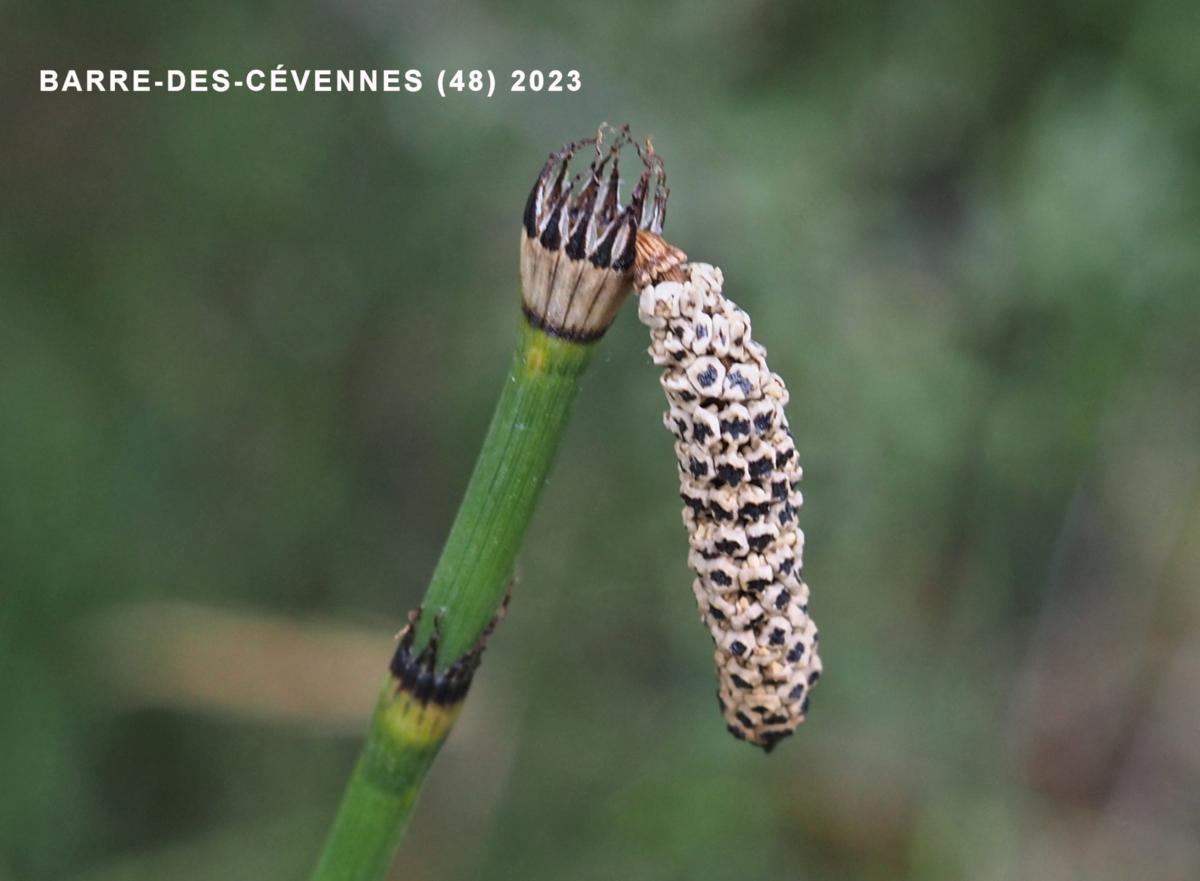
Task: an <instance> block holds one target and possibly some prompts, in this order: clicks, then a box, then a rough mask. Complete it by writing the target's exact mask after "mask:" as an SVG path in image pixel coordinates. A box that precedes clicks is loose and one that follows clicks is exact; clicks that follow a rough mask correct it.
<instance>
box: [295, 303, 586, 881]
mask: <svg viewBox="0 0 1200 881" xmlns="http://www.w3.org/2000/svg"><path fill="white" fill-rule="evenodd" d="M590 352H591V346H589V345H586V344H580V343H573V342H569V341H565V340H561V339H557V338H555V337H552V336H549V335H547V334H546V333H544V332H543V331H541V330H536V329H534V328H531V327H529V326H528V325H527V324H522V333H521V340H520V343H519V345H518V347H517V351H516V355H515V356H514V358H513V363H512V368H511V370H510V371H509V375H508V377H507V379H506V381H505V384H504V389H503V390H502V392H501V394H500V400H499V401H498V403H497V404H496V412H495V415H494V416H493V417H492V423H491V426H490V428H489V429H488V433H487V437H486V438H485V440H484V442H483V448H482V450H481V451H480V453H479V458H478V460H477V461H476V463H475V470H474V472H473V473H472V474H471V480H470V482H469V483H468V485H467V491H466V495H465V496H464V498H463V501H462V505H461V507H460V508H459V511H458V515H457V516H456V517H455V520H454V525H453V526H452V527H451V530H450V535H449V536H448V538H447V539H446V545H445V547H444V548H443V550H442V556H441V559H440V560H439V561H438V565H437V568H436V569H435V570H434V574H433V579H432V581H431V582H430V585H429V588H428V590H427V591H426V593H425V599H424V601H423V603H422V609H423V611H424V614H422V615H421V616H420V618H419V619H417V621H416V622H415V625H414V626H415V632H414V634H413V638H412V639H408V640H407V642H408V643H409V645H407V646H403V645H402V649H403V652H404V654H403V658H404V663H403V664H400V665H398V664H397V662H395V661H394V662H393V666H392V675H390V676H389V677H388V678H387V680H386V681H385V682H384V684H383V688H382V689H381V691H380V695H379V699H378V702H377V704H376V706H375V712H374V715H373V716H372V718H371V724H370V728H369V730H368V733H367V741H366V744H365V745H364V747H363V751H362V754H361V755H360V756H359V759H358V763H357V764H356V765H355V768H354V773H353V775H352V776H351V778H350V783H349V786H348V787H347V790H346V793H345V795H344V797H343V799H342V804H341V807H340V808H339V809H338V815H337V818H336V819H335V821H334V825H333V829H332V830H331V832H330V834H329V838H328V840H327V841H326V844H325V850H324V852H323V853H322V855H321V860H320V862H319V864H318V866H317V869H316V872H315V874H314V875H313V879H314V881H335V879H336V881H377V879H380V878H382V877H384V874H385V873H386V871H387V868H388V865H389V863H390V862H391V859H392V855H393V853H394V851H395V849H396V846H397V845H398V844H399V841H400V837H401V834H402V833H403V830H404V826H405V825H406V823H407V821H408V817H409V814H410V813H411V811H412V807H413V804H414V803H415V802H416V798H417V794H418V793H419V792H420V789H421V784H422V782H423V781H424V778H425V773H426V771H427V770H428V769H429V765H430V763H431V762H432V761H433V758H434V756H435V755H437V751H438V749H439V748H440V747H441V745H442V743H443V742H444V741H445V739H446V735H447V734H449V732H450V728H451V726H452V725H453V724H454V720H455V719H456V718H457V716H458V711H459V708H460V706H461V702H462V697H463V695H464V693H465V685H466V684H469V678H470V674H471V671H472V670H473V665H474V663H476V662H477V660H478V653H479V651H481V650H482V640H483V638H484V636H485V634H486V632H487V629H488V627H489V625H490V624H491V622H492V621H493V620H494V619H495V617H496V615H497V612H498V610H499V609H500V608H501V606H502V605H503V603H504V600H505V597H506V595H507V592H508V585H509V582H510V579H511V574H512V568H513V561H514V559H515V557H516V554H517V551H518V549H519V548H520V545H521V541H522V539H523V537H524V535H525V530H526V528H527V527H528V526H529V521H530V519H531V518H532V516H533V510H534V507H535V506H536V504H537V500H538V496H539V495H540V494H541V490H542V487H543V486H544V485H545V482H546V477H547V475H548V474H549V471H550V466H551V464H552V462H553V459H554V453H555V451H556V450H557V448H558V443H559V440H560V438H561V437H562V433H563V430H564V429H565V427H566V424H567V419H568V417H569V416H570V409H571V403H572V401H573V400H574V398H575V392H576V390H577V388H578V383H579V377H580V376H581V375H582V373H583V370H584V368H585V367H586V366H587V361H588V356H589V355H590ZM401 657H402V656H401V655H400V654H398V655H397V659H400V658H401ZM406 671H407V674H408V675H405V674H406ZM464 677H465V679H464ZM446 683H450V684H452V685H453V686H454V687H442V688H439V687H438V686H439V684H442V685H444V684H446Z"/></svg>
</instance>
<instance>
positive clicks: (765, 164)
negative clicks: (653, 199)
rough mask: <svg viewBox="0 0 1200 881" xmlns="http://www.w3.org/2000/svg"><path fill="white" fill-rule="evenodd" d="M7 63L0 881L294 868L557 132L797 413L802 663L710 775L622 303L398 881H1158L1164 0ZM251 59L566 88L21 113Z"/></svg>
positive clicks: (333, 784) (1179, 438) (383, 647)
mask: <svg viewBox="0 0 1200 881" xmlns="http://www.w3.org/2000/svg"><path fill="white" fill-rule="evenodd" d="M4 20H5V24H6V26H5V27H4V28H3V29H2V30H0V57H3V58H4V59H5V61H4V67H5V69H6V70H7V71H8V72H9V74H10V76H9V77H8V78H7V79H6V82H5V84H4V85H3V87H2V88H3V103H2V104H0V107H2V108H3V109H2V111H0V112H2V113H3V126H2V127H0V178H2V185H0V266H2V267H3V271H2V272H0V413H2V414H3V421H4V430H3V431H2V432H0V673H2V675H0V708H2V710H0V879H5V881H7V879H31V881H40V879H56V881H57V879H78V881H107V879H118V878H120V879H158V878H172V879H191V878H196V879H199V878H255V879H260V881H270V879H276V878H278V879H284V878H295V877H301V876H303V874H304V873H305V871H306V870H307V867H308V866H309V864H310V863H311V861H312V860H313V858H314V856H315V854H316V851H317V848H318V847H319V842H320V838H321V835H322V833H323V830H324V827H325V824H326V823H327V822H328V819H329V818H330V817H331V815H332V812H333V809H334V805H335V803H336V799H337V797H338V795H339V793H340V790H341V787H342V784H343V782H344V779H345V775H346V773H347V771H348V768H349V764H350V763H351V761H352V760H353V757H354V754H355V751H356V749H357V745H358V736H359V731H360V730H361V726H360V724H358V721H357V720H356V719H351V720H349V721H347V720H346V719H345V718H344V716H345V712H344V710H343V709H342V705H343V704H345V697H344V694H343V692H344V693H348V694H353V695H358V694H361V695H362V700H361V701H360V702H359V705H360V706H361V707H362V711H363V712H364V713H365V710H366V706H367V703H368V702H369V695H370V693H371V688H372V685H373V682H371V681H359V680H361V679H362V678H363V677H362V676H361V675H356V676H355V677H354V679H355V681H354V682H350V681H346V682H345V684H344V686H343V685H342V683H341V681H340V679H339V678H338V677H332V676H325V677H324V678H323V679H322V677H321V676H320V672H321V671H322V670H323V669H331V667H330V665H332V664H334V663H335V660H334V659H336V658H342V657H344V655H345V653H346V651H347V650H348V649H346V647H345V644H344V642H345V640H344V639H342V638H340V637H339V638H334V637H333V636H330V637H329V638H328V639H325V638H323V637H321V636H320V634H321V633H322V632H323V631H324V629H326V628H329V629H330V632H331V633H335V632H336V633H343V632H344V628H345V627H347V626H349V627H351V628H358V631H361V632H362V633H365V634H368V635H367V636H364V637H362V641H365V644H366V645H367V646H369V648H370V650H371V651H372V652H373V653H374V654H373V655H372V656H373V657H374V656H377V658H378V668H379V670H380V671H382V667H383V664H384V662H385V661H386V658H387V654H388V650H389V643H388V637H387V633H388V632H389V630H392V629H395V628H396V627H397V626H398V623H399V622H400V621H401V619H402V614H403V612H404V611H405V610H406V609H408V608H409V607H410V606H412V605H413V604H414V603H415V602H416V601H417V600H418V598H419V597H420V594H421V592H422V589H423V586H424V582H425V579H426V578H427V576H428V575H429V573H430V571H431V569H432V566H433V563H434V561H435V559H436V555H437V553H438V550H439V546H440V541H441V538H442V536H443V535H444V533H445V532H446V529H447V527H448V525H449V522H450V518H451V517H452V515H453V512H454V508H455V505H456V503H457V500H458V496H459V493H460V492H461V489H462V487H463V485H464V483H465V480H466V476H467V473H468V470H469V468H470V465H471V462H472V459H473V456H474V453H475V449H476V447H477V444H478V442H479V440H480V438H481V437H482V433H483V430H484V428H485V425H486V420H487V418H488V415H489V413H490V408H491V405H492V403H493V400H494V396H495V392H496V388H497V386H498V384H499V383H500V381H501V378H502V375H503V371H504V369H505V366H506V362H507V358H508V352H509V350H510V348H511V345H512V343H513V341H514V339H515V322H516V320H517V318H516V316H517V308H516V304H517V299H516V291H515V284H516V240H517V231H518V223H519V216H520V211H521V208H522V206H523V200H524V198H525V195H526V192H527V188H528V187H529V185H530V184H531V183H532V180H533V177H534V175H535V173H536V171H537V169H538V168H539V166H540V163H541V161H542V160H543V158H544V156H545V154H546V153H547V152H548V151H549V150H550V149H551V148H553V147H555V146H556V145H558V144H560V143H562V142H563V141H564V140H566V139H568V138H571V137H576V136H579V135H580V134H583V133H586V132H588V131H589V130H590V129H591V128H592V127H593V126H595V124H596V123H597V122H599V121H600V120H610V121H614V122H620V121H625V120H628V121H629V122H631V123H632V124H633V126H634V129H635V131H636V132H637V133H639V134H651V135H653V136H654V142H655V145H656V147H657V149H658V150H659V151H660V152H661V153H662V154H663V156H664V157H665V158H666V161H667V167H668V171H669V175H670V180H671V184H672V188H673V190H674V194H673V197H672V201H671V206H670V210H669V212H668V223H667V232H668V235H669V237H670V238H671V239H672V240H673V241H675V242H677V243H678V244H679V245H680V246H682V247H683V248H684V249H685V250H687V251H688V252H689V253H690V254H691V255H692V256H693V257H695V258H697V259H702V260H706V261H709V262H713V263H716V264H717V265H720V266H721V267H723V269H724V272H725V275H726V279H727V285H726V288H727V292H728V293H730V294H731V295H732V296H734V297H735V298H736V299H738V300H739V302H740V303H742V305H744V306H745V307H746V308H747V309H748V310H749V311H750V313H751V314H752V315H753V316H755V319H756V331H757V335H758V336H759V337H760V338H761V339H762V340H763V341H764V342H765V343H766V344H767V346H768V347H769V349H770V352H771V357H772V364H773V366H774V367H775V369H776V370H778V371H779V372H780V373H782V374H783V375H784V376H785V377H786V378H787V380H788V382H789V385H790V387H791V389H792V395H793V397H792V404H791V411H790V412H791V420H792V424H793V427H794V428H795V430H796V433H797V439H798V444H799V448H800V451H801V454H802V456H803V461H804V463H805V465H806V468H807V473H808V477H807V479H806V482H805V495H806V506H805V509H804V511H803V523H804V526H805V529H806V532H807V535H808V549H807V558H806V559H807V573H808V576H809V580H810V583H811V584H812V587H813V596H814V601H813V612H814V614H815V616H816V619H817V621H818V623H819V624H820V625H821V628H822V637H823V639H822V649H823V656H824V658H825V664H826V671H827V675H826V677H825V679H824V681H823V682H822V685H821V687H820V688H819V689H818V690H817V692H816V694H815V697H814V705H813V712H812V715H811V718H810V721H809V722H808V723H806V725H805V726H804V727H803V728H802V729H801V731H800V733H799V735H798V736H797V737H795V738H794V739H793V740H791V741H789V742H787V743H786V744H784V745H782V746H781V747H780V749H778V750H777V751H776V752H775V753H774V754H772V755H771V756H769V757H764V756H763V755H762V754H760V753H759V752H757V751H756V750H753V749H751V748H749V747H747V746H746V745H744V744H741V743H737V742H735V741H734V740H733V739H732V738H730V737H729V736H728V735H727V734H726V733H725V732H724V729H723V726H722V725H721V723H720V720H719V717H718V713H717V710H716V707H715V700H714V699H713V694H712V692H713V689H714V687H715V686H714V681H713V679H712V671H711V669H710V660H709V646H708V640H707V637H706V636H705V634H704V632H703V629H702V628H701V626H700V625H699V624H698V623H697V621H696V617H697V616H696V612H695V609H694V605H693V599H692V597H691V592H690V590H689V575H688V572H687V569H686V566H685V562H684V560H685V547H684V533H683V529H682V527H681V526H680V524H679V522H678V518H679V515H678V508H679V503H678V501H677V500H676V498H675V485H674V482H675V476H674V474H673V471H672V469H673V465H672V455H671V451H670V446H669V443H670V439H669V436H668V435H667V434H666V433H665V432H664V431H663V430H662V428H661V427H660V425H659V411H660V408H661V399H660V392H659V389H658V388H657V384H656V371H655V370H654V369H653V368H651V367H650V365H649V364H648V363H647V359H646V357H645V356H644V354H643V349H644V346H645V338H644V332H643V330H642V328H641V327H639V326H638V325H637V322H636V321H634V320H633V316H632V315H626V316H625V317H624V318H623V319H622V320H621V321H620V322H619V323H618V326H617V327H616V328H614V330H613V331H612V332H611V333H610V335H609V338H607V339H606V340H605V341H604V343H603V346H602V349H601V350H600V353H599V356H598V358H597V363H596V365H595V368H594V369H593V371H592V372H591V373H590V375H589V377H588V380H587V381H586V383H585V387H584V390H583V393H582V395H581V398H580V401H579V404H578V407H577V417H576V419H575V420H574V422H573V425H572V427H571V430H570V432H569V436H568V437H567V439H566V442H565V445H564V448H563V450H562V452H561V455H560V458H559V462H558V465H557V468H556V470H555V473H554V476H553V479H552V480H551V482H550V485H549V487H548V489H547V493H546V496H545V499H544V503H543V506H542V510H541V511H540V513H539V516H538V518H537V520H536V522H535V525H534V528H533V530H532V533H531V535H530V538H529V541H528V544H527V547H526V551H525V553H524V555H523V559H524V562H523V566H522V572H521V582H520V584H519V586H518V588H517V590H516V591H515V595H514V599H513V604H512V608H511V614H510V617H509V620H508V621H507V622H506V623H505V624H504V626H503V628H502V629H501V630H500V631H499V633H498V634H497V636H496V638H495V640H494V641H493V645H492V648H491V649H490V650H489V652H488V656H487V663H486V664H485V665H484V668H483V671H482V673H481V676H480V677H479V679H478V681H477V684H476V689H475V692H474V694H473V696H472V700H471V702H469V705H468V709H467V711H466V713H465V715H464V720H463V724H462V726H461V729H460V730H459V731H457V732H456V733H455V735H454V737H453V738H452V740H451V744H450V746H449V747H448V749H447V752H446V754H445V755H444V756H443V760H442V761H441V762H440V763H439V765H438V767H437V768H436V769H435V771H434V774H433V776H432V778H431V780H430V784H429V786H428V788H427V792H426V795H425V797H424V800H423V802H422V804H421V807H420V810H419V811H418V815H417V817H416V819H415V821H414V825H413V827H412V829H411V830H410V836H409V838H408V842H407V846H406V848H405V851H404V853H403V854H402V856H401V858H400V862H399V864H398V867H397V871H398V875H397V877H405V878H430V879H433V878H437V879H467V878H487V879H507V878H521V879H524V881H538V879H552V878H553V879H560V878H572V879H612V878H621V879H630V881H639V879H663V878H688V879H692V881H703V879H720V881H726V879H730V878H739V879H750V878H763V879H766V878H770V879H780V878H787V879H802V878H821V879H840V878H847V879H849V878H854V879H883V878H913V879H921V881H937V879H942V878H945V879H964V878H970V879H976V878H977V879H1008V878H1011V879H1028V878H1037V879H1040V881H1054V879H1075V878H1089V879H1098V881H1104V879H1124V878H1140V879H1164V881H1166V879H1183V878H1194V877H1196V874H1197V873H1198V872H1200V827H1198V821H1197V818H1198V817H1200V737H1198V736H1197V734H1198V732H1200V684H1198V683H1200V602H1198V594H1197V591H1196V582H1197V575H1198V573H1200V547H1198V546H1200V542H1198V538H1200V509H1198V499H1200V398H1198V396H1197V389H1198V387H1200V298H1198V296H1197V295H1198V289H1197V280H1198V279H1200V247H1198V245H1200V159H1198V157H1200V53H1198V52H1197V46H1200V13H1198V12H1197V7H1195V6H1194V5H1193V6H1192V7H1190V8H1189V7H1188V6H1187V4H1178V3H1172V2H1166V0H1155V2H1149V3H1131V4H1125V3H1115V2H1101V3H1085V2H1082V0H1062V2H1054V3H1050V4H1045V3H1034V2H1027V0H1022V2H1016V3H1004V2H999V0H965V2H959V3H941V2H910V3H903V4H900V3H897V4H883V3H866V4H834V3H774V4H768V3H753V2H751V3H708V4H694V3H682V2H677V3H672V4H665V5H662V4H653V5H652V4H644V3H634V2H626V0H616V2H610V3H603V4H591V5H565V4H552V3H547V2H527V3H522V4H517V5H516V6H515V7H505V8H502V7H501V6H500V5H498V4H476V3H467V2H458V3H450V4H445V3H424V4H419V5H412V4H400V3H396V4H386V3H366V2H350V3H323V4H294V3H292V4H281V3H266V4H255V5H246V6H244V7H237V6H228V5H227V6H224V7H220V8H216V9H202V8H201V7H196V6H192V5H187V4H147V3H133V4H123V5H120V6H118V7H113V6H111V5H107V4H93V5H87V4H37V5H34V4H24V5H17V6H15V7H14V5H13V4H9V5H8V7H7V8H6V9H5V11H4ZM276 64H284V65H288V66H292V67H298V68H315V67H353V68H358V67H364V68H378V67H399V68H406V67H417V68H421V69H422V70H423V71H425V74H426V80H427V82H428V80H429V79H430V77H431V76H432V72H434V71H436V70H438V69H440V68H450V69H453V68H456V67H460V66H466V67H487V68H492V69H493V70H495V71H497V73H499V74H501V81H502V84H503V82H504V81H505V79H506V78H505V77H504V76H503V73H504V72H505V71H507V70H510V69H513V68H523V69H529V68H532V67H540V68H543V69H547V68H555V67H558V68H577V69H579V70H580V71H581V73H582V75H583V79H584V84H585V87H584V89H583V91H582V92H580V93H579V94H577V95H560V96H547V95H540V96H538V95H524V96H504V95H497V97H496V98H494V99H492V100H490V101H489V100H484V99H479V98H471V97H457V98H453V99H448V100H442V99H440V98H438V97H437V95H436V93H435V90H434V89H432V88H431V87H427V88H426V89H425V91H423V92H422V93H421V94H419V95H407V94H403V93H401V94H386V95H384V94H380V95H371V94H367V95H332V94H326V95H313V94H306V95H297V94H284V95H281V94H271V93H262V94H257V95H255V94H245V93H229V94H225V95H211V94H210V95H184V94H173V95H164V94H153V95H129V96H106V95H41V94H38V93H37V89H36V82H37V80H36V74H35V70H36V69H37V68H39V67H58V68H65V67H76V68H83V67H101V68H104V67H118V68H131V67H140V66H152V67H155V68H160V69H161V68H163V67H175V68H189V67H202V68H218V67H226V68H229V69H231V70H246V69H248V68H253V67H262V68H268V67H273V66H274V65H276ZM164 603H169V604H172V605H171V606H170V608H175V607H177V606H179V605H181V604H182V605H183V606H184V607H186V608H191V607H198V608H200V609H204V608H212V609H217V610H223V611H222V613H223V614H233V615H235V616H236V615H245V616H246V619H247V621H249V622H251V623H250V624H247V625H245V626H246V628H247V629H246V631H245V632H246V633H248V634H250V636H249V637H247V638H245V639H233V640H232V641H230V640H228V639H223V640H219V641H218V640H215V639H213V640H208V639H206V638H205V632H206V631H205V629H204V627H203V626H202V627H200V630H199V633H198V634H196V633H193V634H192V635H191V637H190V638H189V639H186V640H184V639H176V638H175V637H174V636H173V634H174V631H173V630H171V629H170V628H171V627H175V626H177V625H178V620H177V618H178V616H173V615H156V613H154V612H153V610H154V609H156V608H163V604H164ZM131 607H132V608H134V609H135V610H136V609H142V610H143V611H145V610H147V609H148V610H150V611H149V612H145V613H144V614H143V613H139V614H135V615H132V616H130V615H129V614H128V609H129V608H131ZM122 610H125V611H122ZM114 616H116V618H114ZM264 616H266V617H267V618H269V620H271V621H273V622H274V623H273V624H272V625H271V626H270V627H269V628H267V631H268V632H267V633H266V634H265V635H264V636H263V637H262V638H261V639H260V638H256V637H255V636H254V634H255V633H256V632H257V631H256V630H255V625H254V624H253V622H255V621H260V620H263V617H264ZM114 620H115V621H116V622H117V623H116V624H114V623H113V622H114ZM199 620H201V621H204V620H208V619H206V618H204V617H203V616H201V618H200V619H199ZM121 622H124V624H121ZM131 622H132V623H131ZM156 622H158V623H157V624H156ZM172 622H174V623H172ZM293 623H294V624H295V626H296V627H298V628H299V627H300V626H301V625H303V628H302V633H303V634H306V635H304V636H297V637H295V638H294V639H292V640H290V641H289V640H288V639H286V638H284V637H282V636H280V635H279V631H278V628H280V627H282V628H283V630H284V631H286V630H287V628H288V627H289V626H291V625H292V624H293ZM333 628H341V629H338V630H336V631H335V630H333ZM358 631H356V632H358ZM239 632H241V631H239ZM114 633H115V636H114ZM371 634H378V637H377V638H376V637H374V636H371ZM355 645H356V646H358V647H357V648H355V649H354V651H356V652H357V651H360V650H365V649H364V648H363V646H362V645H359V644H358V643H355ZM151 648H153V650H151ZM206 653H207V654H206ZM206 658H207V660H205V659H206ZM122 659H124V660H123V661H122ZM367 669H371V668H370V665H368V667H367ZM268 674H269V675H268ZM370 675H373V674H368V679H369V676H370ZM342 678H345V679H347V680H348V679H349V677H342ZM195 694H201V695H202V696H203V697H202V698H197V699H194V700H193V699H189V698H188V695H195ZM281 707H282V709H281Z"/></svg>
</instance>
